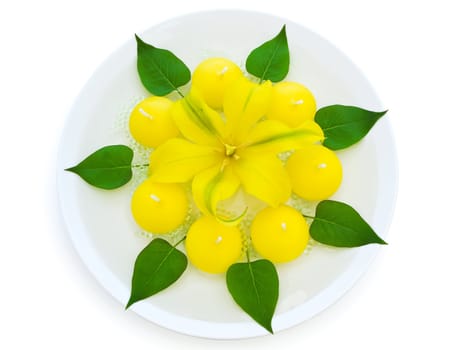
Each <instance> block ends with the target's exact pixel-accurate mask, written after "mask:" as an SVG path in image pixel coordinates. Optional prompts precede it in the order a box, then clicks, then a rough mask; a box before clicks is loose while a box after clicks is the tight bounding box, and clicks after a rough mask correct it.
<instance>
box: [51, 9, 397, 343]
mask: <svg viewBox="0 0 467 350" xmlns="http://www.w3.org/2000/svg"><path fill="white" fill-rule="evenodd" d="M213 14H224V15H229V16H232V15H234V16H238V15H245V14H248V15H254V16H261V17H262V16H266V17H270V18H274V19H276V20H280V21H282V22H283V23H287V24H289V23H290V24H293V26H295V27H297V28H299V30H300V31H304V32H307V33H312V34H313V35H315V36H316V37H317V38H318V39H319V40H320V41H322V42H324V43H326V44H327V45H329V46H330V47H332V49H333V50H335V51H336V53H338V54H339V55H340V56H342V58H344V59H345V60H346V61H347V62H348V63H349V64H350V65H351V66H352V68H353V69H354V70H355V71H356V72H357V73H358V74H359V75H360V77H361V78H362V79H363V80H364V81H365V83H366V84H367V85H368V87H369V88H370V89H371V91H372V92H373V94H374V97H375V102H376V103H377V104H379V105H380V106H381V101H380V99H379V97H378V95H377V93H376V91H375V89H374V88H373V86H372V85H371V84H370V82H369V81H368V79H367V78H366V76H365V75H364V74H363V72H362V71H361V70H360V68H359V67H358V66H357V65H356V64H355V63H354V62H353V61H352V60H351V59H350V58H349V57H348V56H347V55H346V54H345V53H344V52H342V51H341V50H340V49H339V48H338V47H336V46H335V45H334V44H333V43H332V42H330V41H328V40H327V39H325V38H324V37H322V36H321V35H319V34H318V33H316V32H315V31H313V30H311V29H310V28H308V27H305V26H304V25H302V24H300V23H296V22H294V21H292V20H290V19H287V18H283V17H281V16H276V15H274V14H270V13H266V12H259V11H248V10H238V9H221V10H209V11H197V12H190V13H185V14H183V15H180V16H175V17H172V18H170V19H167V20H165V21H161V22H158V23H156V24H154V25H153V26H151V27H149V28H147V29H145V30H144V31H142V32H141V34H142V35H144V34H145V33H148V32H150V31H151V30H154V29H155V28H156V27H161V26H164V25H166V24H168V23H171V22H174V21H182V20H183V19H185V18H187V17H193V16H206V15H208V16H209V15H213ZM129 45H131V40H130V39H129V40H127V41H126V42H124V43H123V44H122V45H121V46H120V47H119V48H117V49H116V50H114V51H113V52H111V53H110V54H109V55H108V56H107V57H106V58H105V59H104V60H103V61H102V62H101V63H100V64H99V65H98V66H97V68H96V69H95V70H94V72H93V73H92V74H91V76H90V77H89V78H88V80H87V81H86V83H85V84H84V85H83V86H82V87H81V89H80V91H79V93H78V95H77V96H76V97H75V99H74V101H73V103H72V105H71V107H70V109H69V110H68V112H67V115H66V118H65V122H64V126H63V128H62V134H61V138H60V141H59V147H58V155H57V170H56V183H57V187H56V189H57V193H58V198H59V207H60V212H61V216H62V218H63V220H64V223H65V227H66V230H67V232H68V236H69V237H70V239H71V241H72V243H73V247H74V249H75V250H76V251H77V253H78V255H79V256H80V259H81V260H82V262H83V263H84V264H85V266H86V268H87V269H88V270H89V272H90V273H91V275H92V276H93V277H94V278H95V279H96V280H97V282H98V283H99V284H100V285H101V286H102V287H103V288H104V289H105V290H106V291H107V292H108V293H109V294H111V295H112V296H113V297H114V298H115V299H116V300H117V301H118V302H119V303H121V304H123V305H125V303H126V299H125V297H123V296H124V295H127V294H128V286H125V285H124V284H123V283H122V282H121V281H119V280H118V278H116V276H114V274H113V273H112V271H111V270H110V268H109V267H107V266H105V264H104V263H103V261H102V260H99V259H98V254H97V253H96V251H95V249H93V247H92V244H91V243H90V242H88V240H87V238H86V237H84V236H82V235H78V234H77V233H76V231H79V230H74V229H73V227H74V226H75V222H76V221H75V219H74V218H73V216H72V215H71V214H70V212H69V210H67V209H66V207H67V204H66V201H67V199H66V197H67V196H68V195H67V191H66V189H65V188H64V186H65V185H64V181H63V179H64V174H63V173H64V170H63V167H62V166H61V165H62V164H63V160H62V158H63V156H64V155H63V152H62V149H64V147H63V145H64V144H65V139H66V135H67V130H68V129H70V124H71V119H72V114H73V113H72V112H73V110H74V109H75V108H77V106H79V101H80V100H81V99H82V98H83V95H84V93H85V91H86V90H87V88H88V87H89V85H90V84H91V82H92V80H93V78H94V77H95V76H96V74H97V73H98V72H99V71H101V70H102V69H103V68H104V67H105V65H106V63H107V62H108V61H109V60H111V59H112V58H114V57H115V56H117V55H118V54H119V53H120V52H122V51H124V50H125V49H126V47H127V46H129ZM379 123H384V124H385V125H384V126H385V128H386V130H385V132H386V133H387V137H388V138H389V139H390V141H391V145H392V147H393V149H392V150H391V151H392V152H391V155H392V162H391V165H392V169H393V176H394V177H393V183H392V187H393V191H391V193H392V198H391V203H390V204H391V205H390V212H389V213H386V217H387V218H388V220H387V221H386V224H385V227H384V228H383V230H382V231H383V232H379V233H380V234H381V236H383V237H384V238H387V236H388V233H389V227H390V225H391V222H392V220H393V217H394V211H395V206H396V201H397V193H398V187H399V169H398V159H397V145H396V142H395V141H396V140H395V138H394V132H393V128H392V125H391V123H390V122H389V121H388V120H387V119H384V120H382V121H380V122H379ZM70 215H71V216H70ZM380 249H381V247H380V246H374V245H373V246H367V247H365V250H366V251H367V253H366V254H359V255H358V256H357V259H356V261H354V260H352V263H353V265H358V266H357V267H354V269H350V268H349V269H346V270H345V272H344V273H342V274H341V275H339V276H338V278H336V279H335V280H333V281H332V283H330V284H329V285H328V286H327V287H326V288H324V289H323V290H321V291H320V293H318V294H317V295H315V296H314V297H313V298H311V299H308V300H307V301H306V302H304V303H302V304H300V305H299V306H298V307H295V308H293V309H291V310H288V311H286V312H284V313H282V314H279V315H276V316H274V318H273V328H274V331H275V333H278V332H280V331H283V330H286V329H288V328H291V327H293V326H296V325H297V324H300V323H302V322H304V321H306V320H309V319H311V318H313V317H314V316H316V315H317V314H319V313H320V312H322V311H323V310H325V309H327V308H328V307H329V306H331V305H332V304H334V303H336V302H337V301H338V300H339V299H340V298H342V297H343V296H344V295H345V294H346V293H347V292H348V291H349V290H350V289H351V288H352V287H353V286H354V285H355V284H356V282H357V281H358V280H359V279H360V278H361V277H362V276H363V275H364V273H365V272H366V271H367V270H368V268H369V267H370V266H371V263H372V261H373V260H374V258H375V257H376V255H377V253H378V252H379V250H380ZM355 268H356V269H357V273H355V271H354V270H355ZM350 270H352V271H353V272H352V273H349V271H350ZM317 300H319V301H320V303H317ZM146 305H147V303H146V302H145V301H144V300H143V301H141V302H139V303H138V304H135V305H133V306H132V308H131V310H132V311H133V312H135V313H136V314H137V315H139V316H141V317H143V318H145V319H147V320H148V321H151V322H152V323H155V324H157V325H159V326H161V327H164V328H167V329H170V330H172V331H175V332H177V333H181V334H186V335H191V336H196V337H202V338H209V339H219V340H221V339H243V338H252V337H258V336H264V335H268V334H269V333H268V332H267V331H266V330H265V329H263V328H262V327H260V326H258V325H257V324H256V323H255V322H254V321H252V320H251V321H247V322H231V323H217V322H216V323H212V322H208V321H204V320H194V319H189V318H186V317H183V316H179V315H174V314H172V313H170V312H167V311H165V310H162V309H159V308H157V310H155V312H154V308H155V307H154V306H152V307H151V308H148V307H146ZM298 309H300V310H301V312H298Z"/></svg>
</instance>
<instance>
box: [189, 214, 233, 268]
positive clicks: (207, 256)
mask: <svg viewBox="0 0 467 350" xmlns="http://www.w3.org/2000/svg"><path fill="white" fill-rule="evenodd" d="M185 247H186V253H187V256H188V259H189V260H190V262H191V263H192V264H193V265H194V266H196V267H197V268H198V269H200V270H202V271H205V272H209V273H222V272H225V271H227V269H228V268H229V267H230V265H232V264H233V263H235V262H236V261H237V260H238V258H239V257H240V255H241V254H242V233H241V232H240V230H239V229H238V228H237V227H235V226H227V225H225V224H222V223H220V222H219V221H217V220H216V219H215V218H214V217H212V216H202V217H201V218H199V219H198V220H197V221H196V222H195V223H194V224H193V225H191V227H190V229H189V230H188V233H187V235H186V241H185Z"/></svg>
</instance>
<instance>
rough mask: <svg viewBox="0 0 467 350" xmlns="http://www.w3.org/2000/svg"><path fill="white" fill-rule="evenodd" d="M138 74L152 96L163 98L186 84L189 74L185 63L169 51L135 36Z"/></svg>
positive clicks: (189, 77)
mask: <svg viewBox="0 0 467 350" xmlns="http://www.w3.org/2000/svg"><path fill="white" fill-rule="evenodd" d="M135 37H136V42H137V46H138V49H137V50H138V63H137V65H138V74H139V77H140V79H141V82H142V83H143V85H144V87H145V88H146V89H147V90H148V91H149V92H150V93H152V94H154V95H157V96H165V95H167V94H169V93H171V92H172V91H175V90H176V91H177V92H178V93H179V94H180V95H181V93H180V91H179V90H178V88H179V87H180V86H183V85H185V84H187V83H188V82H189V81H190V79H191V73H190V70H189V69H188V67H187V66H186V65H185V63H183V62H182V60H180V59H179V58H178V57H177V56H175V55H174V54H173V53H172V52H170V51H169V50H164V49H159V48H157V47H154V46H152V45H149V44H147V43H145V42H144V41H143V40H141V39H140V38H139V37H138V36H137V35H135Z"/></svg>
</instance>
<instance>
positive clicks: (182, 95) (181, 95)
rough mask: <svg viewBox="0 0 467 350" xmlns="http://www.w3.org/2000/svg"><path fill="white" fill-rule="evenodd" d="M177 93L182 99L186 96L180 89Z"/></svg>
mask: <svg viewBox="0 0 467 350" xmlns="http://www.w3.org/2000/svg"><path fill="white" fill-rule="evenodd" d="M175 91H177V93H178V94H179V95H180V97H181V98H184V97H185V95H184V94H183V93H182V92H181V91H180V90H179V89H178V88H175Z"/></svg>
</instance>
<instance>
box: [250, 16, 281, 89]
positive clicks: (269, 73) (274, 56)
mask: <svg viewBox="0 0 467 350" xmlns="http://www.w3.org/2000/svg"><path fill="white" fill-rule="evenodd" d="M289 63H290V56H289V46H288V44H287V34H286V32H285V25H284V26H283V27H282V29H281V31H280V32H279V34H277V36H275V37H274V38H272V39H271V40H269V41H266V42H265V43H264V44H262V45H261V46H259V47H257V48H256V49H254V50H253V51H251V52H250V54H249V55H248V58H247V59H246V70H247V71H248V73H250V74H253V75H254V76H256V77H258V78H260V79H261V81H263V80H271V81H272V82H274V83H276V82H278V81H281V80H283V79H284V78H285V77H286V75H287V73H288V72H289Z"/></svg>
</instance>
